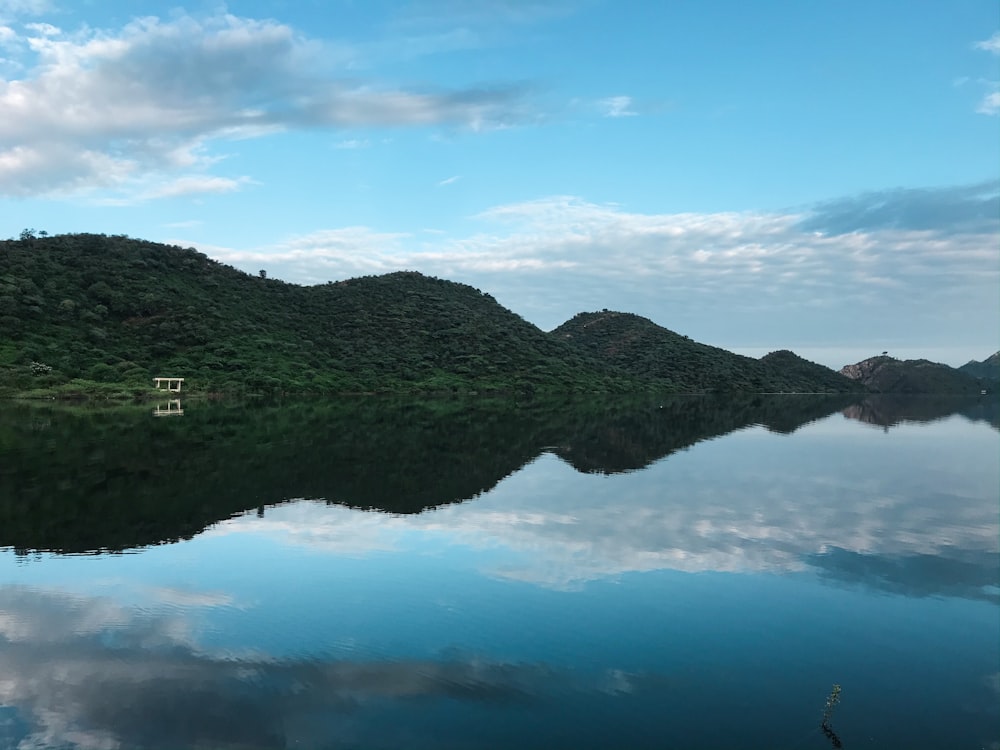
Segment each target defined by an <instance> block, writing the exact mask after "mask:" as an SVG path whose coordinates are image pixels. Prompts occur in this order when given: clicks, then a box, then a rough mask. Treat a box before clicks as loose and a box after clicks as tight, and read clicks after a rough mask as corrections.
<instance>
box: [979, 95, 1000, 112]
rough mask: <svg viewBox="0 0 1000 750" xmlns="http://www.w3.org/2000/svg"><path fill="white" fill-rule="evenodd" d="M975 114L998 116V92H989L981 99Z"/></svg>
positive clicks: (999, 106) (999, 97)
mask: <svg viewBox="0 0 1000 750" xmlns="http://www.w3.org/2000/svg"><path fill="white" fill-rule="evenodd" d="M976 112H978V113H979V114H981V115H996V114H1000V91H991V92H990V93H988V94H986V96H984V97H983V99H982V101H980V102H979V106H978V107H976Z"/></svg>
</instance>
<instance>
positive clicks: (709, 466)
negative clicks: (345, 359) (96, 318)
mask: <svg viewBox="0 0 1000 750" xmlns="http://www.w3.org/2000/svg"><path fill="white" fill-rule="evenodd" d="M998 494H1000V433H998V422H997V410H996V407H995V405H993V404H992V403H990V402H985V401H983V402H980V401H963V402H955V401H949V400H937V401H934V400H922V401H911V402H894V401H890V400H885V399H883V400H882V401H868V402H865V403H860V404H852V403H850V402H849V401H848V402H843V401H839V400H836V399H822V398H818V399H817V398H813V399H809V398H790V397H786V398H782V399H764V398H755V399H743V400H731V399H709V398H687V399H673V400H668V401H651V400H639V401H635V400H633V401H620V402H606V401H595V402H590V403H580V402H559V403H553V402H530V403H522V404H513V403H504V402H488V401H477V402H472V403H470V402H463V401H436V402H401V401H387V400H380V399H364V400H352V401H342V402H330V403H320V404H316V403H312V404H301V403H300V404H288V405H257V406H248V405H239V406H236V405H210V404H194V403H185V404H184V405H183V414H180V415H176V414H175V415H169V416H166V417H165V418H164V417H157V416H154V414H153V409H150V408H145V407H143V408H137V409H134V410H125V411H122V410H113V411H111V410H105V411H93V410H66V409H49V408H37V407H31V408H28V407H13V406H8V407H5V408H3V409H2V411H0V748H28V747H32V748H34V747H59V748H112V747H123V748H133V747H135V748H185V747H189V748H195V747H215V748H236V747H240V748H244V747H260V748H285V747H317V748H320V747H321V748H354V747H356V748H380V747H384V748H390V747H408V748H409V747H412V748H425V747H426V748H449V747H454V748H506V747H525V748H535V747H537V748H561V747H566V748H589V747H593V748H599V747H634V748H647V747H648V748H670V747H677V748H719V747H747V748H751V747H769V748H777V749H778V750H780V749H781V748H825V747H831V746H837V743H840V744H841V745H842V746H843V747H846V748H851V747H866V748H875V747H884V748H896V747H907V748H940V747H949V748H961V747H969V748H980V747H993V748H996V747H1000V711H998V705H1000V644H998V637H997V634H998V633H1000V549H998V539H1000V520H998V511H1000V508H998V503H1000V501H998ZM834 684H839V685H840V686H841V688H842V692H841V702H840V704H839V705H837V706H836V707H835V708H834V709H833V711H832V713H831V715H830V721H829V722H828V726H827V729H828V731H827V732H826V733H824V732H823V731H821V728H820V722H821V718H822V713H823V708H824V704H825V702H826V699H827V696H828V695H829V694H830V692H831V689H832V687H833V685H834Z"/></svg>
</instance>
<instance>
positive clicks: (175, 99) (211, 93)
mask: <svg viewBox="0 0 1000 750" xmlns="http://www.w3.org/2000/svg"><path fill="white" fill-rule="evenodd" d="M5 28H6V27H5ZM30 32H31V33H30V34H29V36H27V37H24V38H23V39H21V38H18V39H20V41H23V42H26V43H27V45H28V46H29V47H30V50H31V52H32V53H33V55H34V57H35V61H34V64H33V65H32V66H30V67H29V68H28V69H27V70H26V71H25V72H24V75H23V76H21V77H19V78H14V79H10V80H3V79H0V144H4V145H3V146H0V194H4V193H5V194H7V195H35V194H39V193H51V192H60V191H61V192H67V191H78V190H82V189H86V188H109V187H110V188H114V187H119V188H122V189H123V190H124V189H125V188H131V187H133V186H132V185H131V183H130V180H132V179H134V178H135V177H136V175H138V174H142V175H145V176H146V177H147V178H148V177H150V176H152V175H158V174H159V175H161V176H162V178H163V179H170V173H171V171H172V170H174V169H176V168H177V167H178V164H177V163H176V162H177V159H178V156H179V155H181V156H183V157H185V158H186V159H187V163H186V164H184V166H186V167H189V168H190V167H191V166H194V165H198V166H203V167H204V166H207V165H208V164H210V163H211V160H210V159H207V158H206V156H205V148H206V145H207V144H209V143H212V142H216V141H218V140H220V139H234V138H249V137H260V136H262V135H266V134H269V133H273V132H276V131H280V130H284V129H290V128H300V127H320V128H353V127H362V126H370V125H377V126H429V125H440V124H448V125H455V126H461V127H467V128H469V129H472V130H477V131H481V130H487V129H491V128H495V127H506V126H508V125H510V124H511V123H512V122H514V121H516V120H517V119H518V118H520V117H522V116H524V114H525V112H524V107H523V104H522V101H521V100H522V98H523V96H522V92H521V91H520V90H518V89H517V88H506V89H505V88H495V89H478V90H477V89H470V90H457V91H445V92H429V91H408V90H403V89H399V88H396V87H393V86H385V85H379V84H378V83H376V82H373V81H358V80H356V79H354V78H352V79H347V78H343V77H341V76H340V74H339V73H338V72H337V71H336V69H335V68H333V67H332V65H331V61H330V60H331V58H332V57H335V55H331V54H328V50H327V48H325V47H324V46H323V45H320V44H319V43H317V42H315V41H313V40H310V39H307V38H305V37H303V36H302V35H301V34H299V33H298V32H296V31H295V30H294V29H292V28H291V27H289V26H286V25H284V24H280V23H277V22H274V21H258V20H254V19H247V18H239V17H236V16H232V15H222V16H215V17H212V18H208V19H201V20H200V19H196V18H194V17H191V16H176V17H173V18H171V19H170V20H168V21H163V20H160V19H158V18H154V17H147V18H141V19H137V20H134V21H132V22H131V23H129V24H128V25H127V26H125V27H124V28H122V29H120V30H116V31H106V30H93V29H89V28H84V29H81V30H78V31H75V32H70V33H66V34H63V33H60V32H59V31H58V29H55V27H51V26H49V25H47V24H32V25H31V27H30ZM5 36H7V37H10V34H9V33H5ZM18 39H15V38H14V37H10V38H9V39H8V42H11V41H17V40H18ZM344 142H349V141H342V143H344ZM358 143H359V144H360V142H358ZM67 156H69V157H70V158H69V159H68V160H67Z"/></svg>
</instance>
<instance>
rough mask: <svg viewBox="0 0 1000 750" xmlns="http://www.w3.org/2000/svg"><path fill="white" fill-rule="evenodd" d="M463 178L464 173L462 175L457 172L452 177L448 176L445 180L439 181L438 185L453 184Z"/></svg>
mask: <svg viewBox="0 0 1000 750" xmlns="http://www.w3.org/2000/svg"><path fill="white" fill-rule="evenodd" d="M461 179H462V175H460V174H456V175H453V176H451V177H448V178H446V179H444V180H441V181H440V182H439V183H438V186H439V187H442V186H444V185H451V184H453V183H456V182H458V181H459V180H461Z"/></svg>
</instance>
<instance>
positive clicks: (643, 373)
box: [551, 310, 864, 393]
mask: <svg viewBox="0 0 1000 750" xmlns="http://www.w3.org/2000/svg"><path fill="white" fill-rule="evenodd" d="M551 335H552V336H554V337H556V338H558V339H559V340H561V341H565V342H567V343H569V344H572V345H574V346H576V347H579V349H580V350H581V351H584V352H587V353H589V354H591V355H593V356H595V357H597V358H598V359H600V360H601V361H603V362H605V363H607V364H608V365H611V366H613V367H615V368H617V369H619V370H622V371H624V372H627V373H628V374H630V375H632V376H635V377H637V378H642V379H654V380H658V381H661V382H663V383H665V384H667V385H669V386H673V387H676V388H678V389H683V390H697V391H710V392H723V391H753V392H765V391H766V392H786V393H788V392H799V393H815V392H821V393H829V392H835V393H850V392H857V391H862V390H864V389H863V388H862V387H861V386H860V385H859V384H858V383H855V382H852V381H851V380H849V379H847V378H845V377H843V376H841V375H838V374H837V373H836V372H834V371H833V370H830V369H829V368H826V367H823V366H821V365H817V364H814V363H812V362H807V361H806V360H804V359H802V358H801V357H798V356H796V355H795V354H793V353H792V352H788V351H781V352H773V353H772V354H769V355H767V356H766V357H764V358H762V359H760V360H757V359H753V358H751V357H744V356H741V355H739V354H733V353H732V352H729V351H726V350H725V349H719V348H718V347H714V346H708V345H707V344H700V343H698V342H696V341H692V340H691V339H690V338H688V337H687V336H682V335H680V334H678V333H674V332H673V331H671V330H669V329H667V328H663V327H661V326H658V325H656V324H655V323H653V322H652V321H651V320H648V319H647V318H643V317H640V316H638V315H633V314H631V313H622V312H612V311H609V310H604V311H602V312H594V313H580V314H578V315H576V316H575V317H573V318H572V319H571V320H568V321H567V322H565V323H563V324H562V325H561V326H559V327H558V328H556V329H555V330H553V331H552V333H551Z"/></svg>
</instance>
